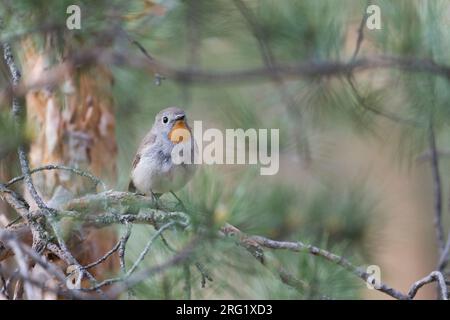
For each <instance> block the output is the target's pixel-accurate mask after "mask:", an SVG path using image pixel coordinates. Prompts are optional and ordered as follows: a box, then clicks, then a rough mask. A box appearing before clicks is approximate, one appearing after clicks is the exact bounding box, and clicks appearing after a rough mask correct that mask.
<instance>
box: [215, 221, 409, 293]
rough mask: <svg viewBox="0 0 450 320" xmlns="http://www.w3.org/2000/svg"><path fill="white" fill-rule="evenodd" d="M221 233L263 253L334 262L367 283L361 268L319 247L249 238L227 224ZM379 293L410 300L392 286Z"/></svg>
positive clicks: (384, 287) (254, 237)
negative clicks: (280, 252)
mask: <svg viewBox="0 0 450 320" xmlns="http://www.w3.org/2000/svg"><path fill="white" fill-rule="evenodd" d="M221 231H222V232H223V233H224V234H225V235H230V236H237V238H238V239H239V242H240V243H243V245H245V246H251V247H253V248H254V249H255V250H258V251H260V252H262V248H268V249H284V250H290V251H294V252H306V253H309V254H312V255H314V256H319V257H321V258H323V259H325V260H327V261H329V262H332V263H334V264H336V265H338V266H340V267H342V268H344V269H346V270H347V271H349V272H351V273H352V274H354V275H355V276H357V277H359V278H361V279H362V280H364V281H367V279H368V277H369V274H368V273H367V272H365V271H363V270H362V269H361V268H359V267H356V266H354V265H353V264H352V263H351V262H350V261H348V260H347V259H345V258H343V257H341V256H338V255H336V254H334V253H331V252H328V251H326V250H323V249H320V248H318V247H315V246H312V245H309V244H304V243H302V242H287V241H275V240H271V239H268V238H265V237H261V236H248V235H246V234H244V233H242V232H241V231H240V230H239V229H237V228H236V227H234V226H231V225H229V224H227V225H226V226H224V227H222V228H221ZM375 289H376V290H378V291H381V292H383V293H385V294H387V295H389V296H391V297H393V298H396V299H400V300H407V299H409V296H408V295H406V294H404V293H402V292H400V291H398V290H396V289H393V288H391V287H390V286H388V285H386V284H384V283H380V284H379V286H377V287H376V288H375Z"/></svg>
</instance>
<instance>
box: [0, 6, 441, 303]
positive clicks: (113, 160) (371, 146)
mask: <svg viewBox="0 0 450 320" xmlns="http://www.w3.org/2000/svg"><path fill="white" fill-rule="evenodd" d="M71 4H76V5H78V6H79V7H80V8H81V29H80V30H68V29H67V28H66V19H67V17H68V16H69V14H67V13H66V8H67V7H68V6H69V5H71ZM369 4H376V5H378V6H379V7H380V10H381V11H380V13H381V30H376V29H375V30H369V29H368V28H366V27H365V26H364V27H363V28H362V30H363V39H362V42H361V43H360V45H361V46H360V50H359V52H357V56H356V57H355V59H360V58H364V57H373V56H376V55H383V54H384V55H390V56H396V57H405V58H410V57H413V58H418V59H423V58H427V59H433V60H434V61H435V62H437V63H440V64H445V65H449V64H450V58H449V55H448V52H449V49H450V48H449V45H450V38H449V30H450V28H449V17H450V10H449V9H450V3H449V2H448V1H439V0H436V1H426V0H420V1H411V0H398V1H387V0H386V1H371V2H368V1H365V0H364V1H358V0H346V1H324V0H319V1H318V0H302V1H296V0H278V1H274V0H242V1H228V0H190V1H188V0H185V1H181V0H159V1H158V0H131V1H111V0H108V1H103V0H100V1H95V2H94V1H74V0H70V1H66V0H63V1H56V0H55V1H52V0H48V1H44V0H43V1H31V0H30V1H28V0H19V1H10V0H3V1H2V3H1V4H0V17H1V19H2V26H1V32H0V42H9V43H10V44H11V45H12V47H13V50H14V53H15V54H16V56H17V60H18V62H19V66H20V68H21V69H22V75H23V77H22V79H23V81H24V83H25V84H26V83H28V84H33V83H35V81H36V79H39V78H46V77H45V72H47V71H48V70H50V69H52V67H54V66H57V65H58V64H61V63H64V62H65V61H66V59H69V58H70V57H71V55H74V54H75V55H76V54H79V53H82V52H91V51H92V52H91V53H92V54H93V55H94V56H95V57H98V56H101V54H102V53H103V52H104V51H108V52H119V53H120V54H121V56H122V57H125V58H124V60H123V61H122V60H120V61H119V60H117V59H116V60H108V63H101V61H102V60H101V59H99V60H94V61H89V63H86V64H84V65H81V66H76V68H75V69H71V70H69V71H68V73H64V75H63V76H62V78H58V80H57V81H54V82H53V83H51V84H45V85H44V86H40V87H35V88H33V90H27V92H24V94H23V97H22V98H21V103H22V104H23V105H24V106H26V108H27V115H26V123H27V125H26V127H25V128H23V130H20V129H19V130H18V129H17V128H14V127H13V126H12V125H11V124H10V122H11V121H10V118H9V114H10V100H9V99H8V97H7V95H6V92H7V88H8V87H9V76H8V72H7V67H6V65H2V66H1V69H0V70H1V73H0V76H1V77H0V86H1V88H2V93H3V94H2V95H1V96H0V99H1V100H0V115H1V118H0V157H1V175H0V176H1V180H2V181H4V180H7V179H8V178H10V177H13V176H15V175H17V174H18V172H19V169H18V164H17V161H16V159H15V155H14V154H15V148H16V146H17V143H18V142H21V141H24V142H26V143H27V144H29V145H30V159H31V163H32V166H34V167H35V166H39V165H42V164H48V163H65V164H70V165H76V166H80V167H84V168H87V169H89V170H90V171H92V172H94V173H95V174H97V175H99V176H102V177H103V178H104V179H105V180H107V181H108V183H109V187H110V188H112V189H117V190H126V188H127V186H128V180H129V172H130V170H131V163H132V160H133V157H134V154H135V151H136V149H137V147H138V145H139V142H140V140H141V139H142V138H143V136H144V135H145V133H146V132H147V131H148V130H149V129H150V127H151V126H152V124H153V121H154V117H155V115H156V113H157V112H159V111H160V110H161V109H163V108H165V107H168V106H180V107H182V108H183V109H185V110H186V111H187V114H188V120H189V122H190V123H192V122H193V121H194V120H202V121H203V126H204V128H220V129H225V128H243V129H248V128H278V129H279V130H280V171H279V173H278V174H276V175H274V176H261V175H259V168H258V167H257V166H256V165H241V166H235V165H228V166H227V165H215V166H203V167H202V168H201V169H200V171H199V172H198V173H197V174H196V176H195V177H194V179H193V180H192V181H191V182H190V184H189V185H188V186H186V187H185V188H184V189H183V190H181V191H180V192H178V196H179V197H180V198H181V199H182V200H183V202H184V203H185V204H186V205H187V206H189V207H190V208H193V211H196V210H197V211H199V212H202V214H201V215H199V216H197V217H196V216H195V213H193V221H194V224H199V225H201V224H202V223H204V221H205V220H208V221H213V222H214V225H218V224H221V223H223V222H225V221H227V222H229V223H231V224H233V225H235V226H237V227H238V228H239V229H241V230H242V231H244V232H246V233H249V234H258V235H262V236H266V237H270V238H273V239H277V240H290V241H296V240H299V241H302V242H305V243H311V244H313V245H316V246H319V247H322V248H324V249H327V250H329V251H332V252H334V253H336V254H340V255H343V256H345V257H347V258H349V259H350V260H351V261H352V262H354V263H355V264H360V265H378V266H379V267H380V268H381V277H382V280H383V281H384V282H386V283H388V284H389V285H390V286H392V287H394V288H396V289H399V290H402V291H404V292H405V291H407V290H408V288H409V286H410V285H411V284H412V283H413V282H414V281H416V280H418V279H419V278H422V277H424V276H425V275H427V274H429V273H430V272H431V271H432V270H435V269H436V263H437V262H436V261H437V259H438V250H437V246H436V236H435V232H434V228H433V221H434V205H433V201H434V199H435V195H434V194H433V176H432V169H431V166H430V140H429V136H430V130H429V129H430V124H432V126H431V128H432V130H433V133H434V136H435V142H436V144H437V149H438V150H439V155H440V157H439V160H440V161H439V166H440V174H441V178H442V195H443V199H442V204H443V216H444V225H445V226H447V227H448V225H449V223H448V220H449V219H448V217H449V214H448V213H449V208H448V205H449V201H448V200H449V188H448V182H449V179H448V178H449V176H450V170H449V169H450V167H449V165H448V164H449V162H448V155H449V151H446V150H450V145H449V143H450V141H449V139H448V137H449V135H448V133H449V126H448V124H449V119H450V108H449V104H448V101H449V99H450V90H448V82H447V80H446V79H444V78H442V77H437V76H435V75H432V74H427V73H413V72H407V71H402V70H394V69H392V70H391V69H369V70H365V71H361V72H356V73H354V74H352V75H349V76H345V75H340V76H330V77H297V78H295V77H290V78H289V79H286V80H282V79H280V78H277V77H271V76H270V74H269V75H268V76H262V77H261V78H260V79H255V80H254V81H253V80H252V81H240V80H239V79H238V78H237V79H236V81H228V82H226V83H225V82H224V83H211V84H208V83H197V82H196V81H195V80H192V81H190V80H189V78H188V77H187V78H185V79H182V78H177V79H174V78H171V77H170V76H167V77H166V78H165V79H161V77H160V76H159V75H158V74H155V73H154V72H151V71H150V69H147V68H136V67H133V63H132V62H133V61H131V63H129V62H130V61H127V60H126V57H131V58H130V59H133V58H132V57H140V58H142V59H143V61H146V59H147V60H149V63H150V61H153V60H152V59H154V60H155V61H158V62H161V63H163V64H164V65H166V66H169V67H170V68H173V69H175V70H183V71H184V72H187V73H188V72H190V71H198V70H207V71H213V72H217V73H221V72H228V71H238V70H248V69H252V68H261V67H268V66H269V67H270V65H277V64H280V65H283V64H288V65H295V64H299V63H318V64H320V63H321V62H325V61H341V62H343V63H345V62H349V61H351V60H352V56H353V55H354V53H355V49H356V46H357V42H358V34H359V33H358V30H360V26H361V21H362V19H363V17H364V14H365V12H366V8H367V6H368V5H369ZM144 48H145V49H144ZM90 50H91V51H90ZM162 75H163V74H162ZM163 76H164V75H163ZM47 79H48V77H47ZM83 134H85V135H87V136H88V137H87V138H83V137H84V136H83ZM80 136H82V138H80ZM83 139H84V140H83ZM36 181H37V182H36V183H37V184H38V185H39V187H40V188H41V189H42V190H45V192H46V193H48V198H51V196H52V193H53V192H54V190H55V189H56V187H57V185H60V184H63V185H64V184H66V185H69V184H72V183H73V182H74V181H73V180H72V179H70V178H68V177H63V176H59V174H58V173H51V174H50V173H43V174H42V176H39V177H36ZM69 182H70V183H69ZM70 188H73V186H72V185H71V187H70ZM83 188H84V187H83V186H81V185H79V186H77V187H76V190H74V192H77V193H78V192H81V191H80V190H84V189H83ZM43 192H44V191H43ZM83 192H84V191H83ZM164 197H166V196H164ZM167 197H169V198H170V195H169V196H167ZM2 211H3V215H4V217H5V219H4V220H3V222H2V221H0V223H4V224H6V223H7V221H10V220H11V219H13V216H12V215H13V214H12V213H11V212H9V210H8V208H7V207H6V206H5V205H3V206H0V212H2ZM445 230H448V228H445ZM194 231H195V228H194ZM111 232H118V233H121V232H123V228H122V227H120V228H119V227H118V228H117V230H113V231H111ZM153 232H154V231H153V230H150V229H149V228H148V227H144V226H137V227H134V230H133V233H132V237H131V240H130V243H129V246H128V249H127V256H126V258H127V261H129V263H132V261H134V260H135V259H136V258H137V256H138V255H139V253H140V251H141V250H142V248H143V246H144V245H145V243H146V239H147V238H148V237H149V236H150V235H151V234H152V233H153ZM167 238H168V240H169V241H170V242H171V243H173V244H174V245H175V246H177V247H182V245H183V244H184V243H186V241H187V239H188V235H186V234H184V233H176V232H172V233H168V234H167ZM100 239H105V237H104V235H102V236H101V237H100ZM93 245H94V247H95V246H97V245H98V243H97V242H94V244H93ZM152 250H153V251H152V253H151V254H149V256H148V257H147V258H146V260H145V264H146V265H154V264H156V263H161V262H163V261H165V259H167V258H168V257H169V256H170V255H171V252H170V251H168V250H167V248H166V247H164V246H163V245H162V244H159V243H156V244H155V247H154V248H153V249H152ZM272 254H273V255H274V256H275V257H276V258H277V259H278V260H279V261H280V264H281V265H282V266H283V268H285V269H286V270H288V271H290V272H291V273H292V274H293V275H294V276H295V277H296V278H298V279H300V280H301V281H303V282H304V283H305V285H304V286H302V287H301V288H291V287H289V286H287V285H285V284H283V283H282V282H281V281H280V279H278V278H277V276H276V275H274V274H272V273H270V272H268V271H267V270H266V269H265V268H264V267H263V266H261V265H259V264H258V263H256V262H255V260H254V259H253V257H252V256H250V255H249V254H248V253H247V252H245V251H242V249H240V248H239V247H237V246H236V245H235V244H234V243H233V242H231V241H230V242H229V243H228V242H225V243H224V242H220V241H215V240H211V242H208V243H204V244H202V250H201V254H198V255H197V256H196V259H197V260H198V261H200V262H201V263H202V264H203V265H204V266H205V268H206V269H207V270H208V272H209V273H210V275H211V277H212V279H213V281H207V283H206V287H205V288H202V287H201V274H200V273H199V272H198V271H197V270H196V268H195V267H194V266H193V265H188V266H186V267H184V268H176V269H171V270H168V271H167V272H164V273H163V274H161V275H158V276H155V277H152V278H151V279H148V280H146V281H144V282H142V283H141V284H139V285H138V286H137V287H136V288H135V289H134V295H135V296H136V297H137V298H139V299H178V298H185V297H186V294H187V293H186V292H187V291H190V292H191V293H190V296H191V297H192V298H195V299H203V298H209V299H218V298H236V299H237V298H241V299H347V298H348V299H363V298H370V299H384V298H387V296H385V295H383V294H381V293H378V292H376V291H374V290H369V289H367V288H366V285H365V284H364V283H363V282H362V281H361V280H360V279H358V278H356V277H354V276H353V275H351V274H349V273H348V272H346V271H344V270H342V269H340V268H338V267H337V266H335V265H333V264H330V263H328V262H327V261H323V260H321V259H320V258H317V257H313V256H311V255H307V254H294V253H292V252H282V251H277V252H272ZM99 272H106V271H99ZM186 279H190V281H187V280H186ZM187 286H189V287H190V288H187ZM435 296H436V290H435V287H434V286H433V285H429V286H428V287H427V288H425V289H423V290H421V291H420V292H419V295H418V297H420V298H435Z"/></svg>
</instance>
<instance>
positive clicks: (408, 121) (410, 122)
mask: <svg viewBox="0 0 450 320" xmlns="http://www.w3.org/2000/svg"><path fill="white" fill-rule="evenodd" d="M346 80H347V82H348V84H349V85H350V89H351V91H352V93H353V95H354V96H355V98H356V100H357V101H358V103H359V105H360V106H362V107H363V108H364V109H366V110H367V111H370V112H372V113H373V114H375V115H377V116H381V117H384V118H386V119H389V120H391V121H393V122H395V123H401V124H405V125H409V126H413V127H420V126H422V124H421V123H420V122H418V121H415V120H413V119H404V118H402V117H400V116H399V115H397V114H395V113H392V112H390V111H385V110H378V109H376V108H373V107H372V106H370V105H368V104H367V103H366V100H365V99H364V98H363V97H362V96H361V94H360V93H359V90H358V88H357V87H356V85H355V83H354V81H353V78H352V76H351V75H348V77H346Z"/></svg>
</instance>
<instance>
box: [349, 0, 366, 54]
mask: <svg viewBox="0 0 450 320" xmlns="http://www.w3.org/2000/svg"><path fill="white" fill-rule="evenodd" d="M369 4H370V0H367V3H366V6H365V7H364V14H363V17H362V19H361V22H360V24H359V28H358V38H357V39H356V46H355V51H354V52H353V55H352V59H351V60H355V59H356V56H357V55H358V53H359V50H360V49H361V44H362V42H363V40H364V26H365V25H366V22H367V18H368V15H367V10H366V8H367V7H368V6H369Z"/></svg>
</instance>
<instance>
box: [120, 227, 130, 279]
mask: <svg viewBox="0 0 450 320" xmlns="http://www.w3.org/2000/svg"><path fill="white" fill-rule="evenodd" d="M125 224H126V227H127V230H126V232H125V234H124V235H123V236H122V237H121V238H120V245H119V263H120V269H121V270H122V273H123V274H126V272H127V269H126V265H125V248H126V245H127V242H128V239H129V238H130V235H131V229H132V228H133V225H132V224H131V223H125Z"/></svg>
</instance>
